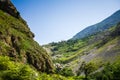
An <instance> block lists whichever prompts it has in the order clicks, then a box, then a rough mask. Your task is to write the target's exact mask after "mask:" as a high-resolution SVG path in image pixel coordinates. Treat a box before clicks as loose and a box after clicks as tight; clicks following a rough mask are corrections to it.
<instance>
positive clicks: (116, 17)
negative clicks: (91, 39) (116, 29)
mask: <svg viewBox="0 0 120 80" xmlns="http://www.w3.org/2000/svg"><path fill="white" fill-rule="evenodd" d="M118 22H120V10H118V11H117V12H115V13H114V14H112V15H111V16H110V17H108V18H106V19H105V20H103V21H101V22H100V23H97V24H94V25H92V26H88V27H87V28H85V29H84V30H82V31H80V32H79V33H77V34H76V35H75V36H73V38H72V39H73V40H75V39H81V38H84V37H87V36H90V35H92V34H95V33H97V32H101V31H104V30H106V29H108V28H110V27H112V26H113V25H115V24H117V23H118Z"/></svg>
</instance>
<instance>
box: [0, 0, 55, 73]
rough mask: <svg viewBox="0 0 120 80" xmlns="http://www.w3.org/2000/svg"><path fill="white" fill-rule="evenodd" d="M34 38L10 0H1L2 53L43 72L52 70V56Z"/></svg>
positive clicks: (0, 40)
mask: <svg viewBox="0 0 120 80" xmlns="http://www.w3.org/2000/svg"><path fill="white" fill-rule="evenodd" d="M33 38H34V34H33V33H32V32H31V31H30V29H29V28H28V26H27V24H26V22H25V21H24V20H23V19H22V18H21V16H20V14H19V12H18V11H17V10H16V8H15V7H14V5H13V4H12V3H11V2H10V0H0V55H2V56H9V57H11V58H12V59H13V60H14V61H18V62H22V63H25V64H26V63H27V64H30V65H31V66H33V67H35V68H36V69H37V70H39V71H42V72H48V73H49V72H52V70H53V64H52V61H51V59H50V56H49V55H48V54H47V53H46V51H45V50H44V49H43V48H42V47H41V46H39V44H38V43H37V42H36V41H34V39H33Z"/></svg>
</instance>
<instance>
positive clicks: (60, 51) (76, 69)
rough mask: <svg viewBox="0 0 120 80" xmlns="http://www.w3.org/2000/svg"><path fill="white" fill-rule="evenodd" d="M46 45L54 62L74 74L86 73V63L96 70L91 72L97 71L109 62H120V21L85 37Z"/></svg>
mask: <svg viewBox="0 0 120 80" xmlns="http://www.w3.org/2000/svg"><path fill="white" fill-rule="evenodd" d="M44 47H45V49H46V50H48V49H49V50H51V51H49V52H50V54H51V56H52V59H53V61H54V64H55V65H57V64H59V65H60V67H61V69H64V68H69V69H71V70H72V72H73V73H74V75H85V71H84V69H85V65H90V66H91V65H92V66H91V67H93V68H94V67H95V70H93V71H90V72H89V74H91V73H92V72H93V73H96V72H98V71H102V70H103V69H104V66H105V65H106V64H107V63H110V64H113V63H114V62H119V59H120V23H118V24H117V25H114V26H112V27H111V28H109V29H107V30H106V31H103V32H99V33H96V34H94V35H91V36H89V37H86V38H83V39H77V40H68V41H61V42H59V43H50V44H49V45H44ZM56 68H58V67H56ZM118 71H119V72H120V70H118Z"/></svg>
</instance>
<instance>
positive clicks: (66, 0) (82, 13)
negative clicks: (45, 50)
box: [11, 0, 120, 44]
mask: <svg viewBox="0 0 120 80" xmlns="http://www.w3.org/2000/svg"><path fill="white" fill-rule="evenodd" d="M11 1H12V2H13V3H14V5H15V6H16V7H17V9H18V10H19V12H20V14H21V16H22V17H23V18H24V19H25V20H26V21H27V23H28V25H29V27H30V29H31V31H32V32H33V33H34V34H35V40H36V41H37V42H39V43H40V44H47V43H50V42H53V41H54V42H57V41H61V40H67V39H70V38H72V37H73V36H74V35H75V34H76V33H78V32H79V31H81V30H83V29H84V28H85V27H87V26H90V25H93V24H95V23H98V22H100V21H102V20H103V19H105V18H107V17H108V16H110V15H111V14H113V13H114V12H115V11H117V10H119V9H120V0H11Z"/></svg>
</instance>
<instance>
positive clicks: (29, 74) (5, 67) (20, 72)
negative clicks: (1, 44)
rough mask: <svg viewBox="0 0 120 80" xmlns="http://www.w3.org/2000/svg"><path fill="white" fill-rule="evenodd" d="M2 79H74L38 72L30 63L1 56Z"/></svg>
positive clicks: (0, 75) (0, 77)
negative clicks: (26, 63)
mask: <svg viewBox="0 0 120 80" xmlns="http://www.w3.org/2000/svg"><path fill="white" fill-rule="evenodd" d="M0 80H74V79H73V78H72V77H67V78H66V77H63V76H61V75H58V74H49V75H48V74H46V73H38V72H37V71H36V70H34V69H32V68H31V67H30V66H29V65H25V64H23V63H18V62H13V61H11V60H10V59H9V58H8V57H6V56H5V57H3V56H0Z"/></svg>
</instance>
